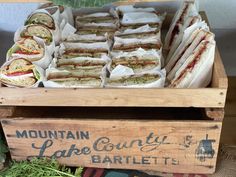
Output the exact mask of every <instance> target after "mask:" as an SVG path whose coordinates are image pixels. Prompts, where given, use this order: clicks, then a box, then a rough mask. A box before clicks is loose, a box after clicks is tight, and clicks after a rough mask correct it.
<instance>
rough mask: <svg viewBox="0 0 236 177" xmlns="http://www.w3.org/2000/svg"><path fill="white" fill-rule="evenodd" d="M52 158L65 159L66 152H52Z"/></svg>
mask: <svg viewBox="0 0 236 177" xmlns="http://www.w3.org/2000/svg"><path fill="white" fill-rule="evenodd" d="M52 157H54V158H62V157H66V150H58V151H56V152H54V154H53V155H52Z"/></svg>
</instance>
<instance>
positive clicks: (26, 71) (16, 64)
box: [0, 58, 43, 87]
mask: <svg viewBox="0 0 236 177" xmlns="http://www.w3.org/2000/svg"><path fill="white" fill-rule="evenodd" d="M42 79H43V70H42V69H41V68H40V67H38V66H36V65H33V64H32V63H31V62H30V61H28V60H26V59H24V58H18V59H14V60H11V61H8V62H7V63H5V64H4V65H3V67H2V68H1V69H0V81H1V82H2V83H3V84H4V85H7V86H12V87H14V86H15V87H35V86H37V85H38V83H39V81H41V80H42Z"/></svg>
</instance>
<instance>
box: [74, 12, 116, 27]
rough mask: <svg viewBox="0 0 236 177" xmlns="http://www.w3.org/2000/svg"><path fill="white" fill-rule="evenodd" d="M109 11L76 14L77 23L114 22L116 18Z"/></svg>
mask: <svg viewBox="0 0 236 177" xmlns="http://www.w3.org/2000/svg"><path fill="white" fill-rule="evenodd" d="M116 19H117V18H115V17H114V16H112V15H111V14H110V13H109V12H97V13H92V14H86V15H78V16H76V23H81V24H86V23H112V22H114V21H115V20H116Z"/></svg>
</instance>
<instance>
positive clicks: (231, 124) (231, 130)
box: [221, 77, 236, 145]
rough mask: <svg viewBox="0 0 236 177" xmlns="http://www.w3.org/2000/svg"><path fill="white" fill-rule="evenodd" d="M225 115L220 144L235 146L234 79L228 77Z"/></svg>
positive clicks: (235, 106)
mask: <svg viewBox="0 0 236 177" xmlns="http://www.w3.org/2000/svg"><path fill="white" fill-rule="evenodd" d="M225 113H226V115H225V119H224V123H223V129H222V136H221V143H222V144H230V145H236V77H229V90H228V95H227V103H226V108H225Z"/></svg>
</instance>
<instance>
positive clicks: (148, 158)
mask: <svg viewBox="0 0 236 177" xmlns="http://www.w3.org/2000/svg"><path fill="white" fill-rule="evenodd" d="M142 164H144V165H150V164H151V163H150V157H142Z"/></svg>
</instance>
